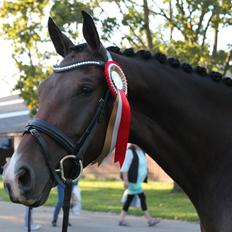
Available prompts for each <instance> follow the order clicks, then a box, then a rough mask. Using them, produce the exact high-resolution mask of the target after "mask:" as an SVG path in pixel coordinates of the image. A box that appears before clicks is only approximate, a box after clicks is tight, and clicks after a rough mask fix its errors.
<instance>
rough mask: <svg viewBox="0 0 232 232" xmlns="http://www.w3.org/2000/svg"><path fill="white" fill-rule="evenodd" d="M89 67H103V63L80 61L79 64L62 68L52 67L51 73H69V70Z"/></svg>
mask: <svg viewBox="0 0 232 232" xmlns="http://www.w3.org/2000/svg"><path fill="white" fill-rule="evenodd" d="M89 65H96V66H104V65H105V62H104V61H94V60H87V61H81V62H77V63H74V64H69V65H64V66H53V71H54V72H56V73H60V72H67V71H71V70H74V69H78V68H80V67H83V66H89Z"/></svg>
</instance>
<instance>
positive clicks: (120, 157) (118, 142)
mask: <svg viewBox="0 0 232 232" xmlns="http://www.w3.org/2000/svg"><path fill="white" fill-rule="evenodd" d="M107 55H108V61H107V63H106V65H105V75H106V81H107V84H108V87H109V89H110V92H111V93H112V95H113V96H114V97H115V102H114V107H113V110H112V113H111V116H110V120H109V124H108V128H107V131H106V137H105V142H104V146H103V149H102V152H101V154H100V156H99V157H98V159H97V160H96V162H98V164H99V165H100V164H101V162H102V161H103V159H104V158H105V157H106V156H107V155H108V154H109V153H111V152H112V151H113V149H114V148H115V158H114V162H119V164H120V166H122V164H123V162H124V158H125V152H126V149H127V143H128V137H129V131H130V119H131V111H130V104H129V102H128V99H127V81H126V77H125V75H124V73H123V71H122V69H121V68H120V66H119V64H117V63H116V62H115V61H113V60H112V57H111V55H110V53H109V52H107Z"/></svg>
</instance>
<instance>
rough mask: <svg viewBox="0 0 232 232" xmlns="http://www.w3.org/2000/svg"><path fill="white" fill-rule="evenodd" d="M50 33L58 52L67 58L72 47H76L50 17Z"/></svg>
mask: <svg viewBox="0 0 232 232" xmlns="http://www.w3.org/2000/svg"><path fill="white" fill-rule="evenodd" d="M48 31H49V35H50V37H51V40H52V42H53V44H54V47H55V49H56V52H57V53H58V54H60V55H61V56H63V57H65V56H66V55H67V54H68V53H69V49H70V47H72V46H74V44H73V43H72V41H71V40H70V39H69V38H68V37H67V36H66V35H65V34H63V33H62V32H61V31H60V29H59V28H58V26H57V25H56V24H55V23H54V21H53V20H52V18H50V17H49V20H48Z"/></svg>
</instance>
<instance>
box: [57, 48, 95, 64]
mask: <svg viewBox="0 0 232 232" xmlns="http://www.w3.org/2000/svg"><path fill="white" fill-rule="evenodd" d="M92 59H98V57H97V56H96V54H95V53H93V52H91V50H90V49H89V48H85V49H83V50H82V51H75V50H72V51H71V52H70V53H69V54H68V55H67V56H66V57H65V58H64V59H63V60H62V61H61V63H60V65H67V64H70V63H74V62H80V61H85V60H92Z"/></svg>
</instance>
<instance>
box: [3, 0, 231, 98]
mask: <svg viewBox="0 0 232 232" xmlns="http://www.w3.org/2000/svg"><path fill="white" fill-rule="evenodd" d="M1 2H2V0H0V3H1ZM110 12H112V13H113V12H114V15H113V16H117V15H115V14H117V13H116V11H112V9H111V10H110ZM111 16H112V15H111ZM230 35H232V27H230V28H227V29H226V30H225V29H220V34H219V43H218V48H219V49H225V50H228V48H227V44H229V43H231V36H230ZM208 39H210V36H208ZM212 39H213V37H212ZM115 41H117V40H115ZM49 46H51V47H50V48H49V50H50V49H53V48H52V46H53V45H52V43H50V45H49ZM106 46H109V44H106ZM0 48H1V53H2V57H1V62H0V97H3V96H7V95H10V94H12V93H13V92H12V89H13V87H14V85H15V83H16V81H17V77H18V75H17V74H18V71H17V68H16V67H15V64H14V60H13V58H12V56H11V55H12V53H13V49H12V47H11V44H10V42H9V41H6V40H3V39H2V38H0ZM48 65H52V64H48Z"/></svg>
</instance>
